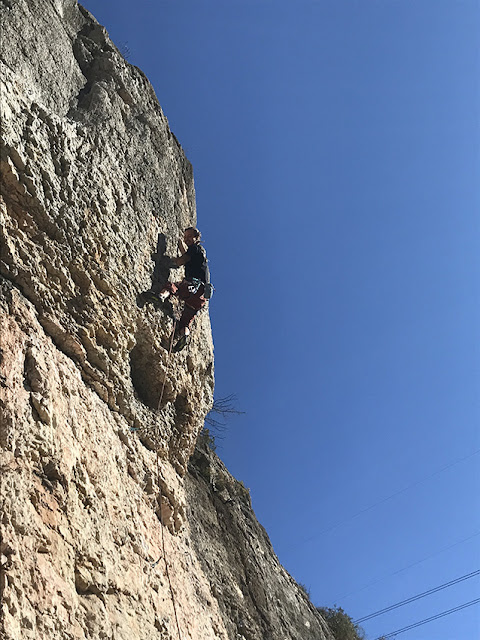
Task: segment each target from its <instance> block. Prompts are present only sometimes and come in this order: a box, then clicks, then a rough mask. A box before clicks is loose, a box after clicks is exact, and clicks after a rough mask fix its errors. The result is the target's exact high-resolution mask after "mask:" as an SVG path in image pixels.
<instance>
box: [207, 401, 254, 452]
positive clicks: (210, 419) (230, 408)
mask: <svg viewBox="0 0 480 640" xmlns="http://www.w3.org/2000/svg"><path fill="white" fill-rule="evenodd" d="M236 400H237V397H236V396H235V395H234V394H233V393H231V394H230V395H229V396H225V398H217V399H216V400H214V401H213V407H212V408H211V410H210V411H209V413H207V415H206V417H205V426H204V427H203V431H202V438H203V442H205V444H207V445H208V446H209V447H210V449H211V450H212V451H216V448H217V444H216V439H217V438H218V439H220V440H221V439H222V438H223V433H224V432H225V430H226V428H227V425H226V423H227V420H228V419H229V418H230V416H231V415H237V416H239V415H241V414H242V413H244V412H243V411H239V410H238V409H237V408H236V407H235V402H236ZM207 425H208V427H207ZM209 427H210V428H209Z"/></svg>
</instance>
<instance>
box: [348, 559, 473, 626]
mask: <svg viewBox="0 0 480 640" xmlns="http://www.w3.org/2000/svg"><path fill="white" fill-rule="evenodd" d="M478 575H480V569H477V570H476V571H472V573H468V574H466V575H464V576H460V577H459V578H455V580H450V582H445V583H444V584H441V585H439V586H438V587H433V589H429V590H428V591H424V592H423V593H419V594H418V595H416V596H412V597H411V598H407V599H406V600H402V601H401V602H397V603H396V604H392V605H391V606H389V607H385V608H384V609H381V610H380V611H375V613H370V614H369V615H368V616H363V618H358V620H354V624H360V623H361V622H366V621H367V620H371V619H372V618H376V617H377V616H380V615H382V614H383V613H387V612H388V611H393V609H398V608H399V607H404V606H405V605H406V604H410V602H415V601H416V600H421V598H425V597H426V596H429V595H431V594H432V593H437V592H438V591H443V589H447V588H448V587H452V586H453V585H454V584H458V583H459V582H463V581H464V580H469V579H470V578H473V577H475V576H478Z"/></svg>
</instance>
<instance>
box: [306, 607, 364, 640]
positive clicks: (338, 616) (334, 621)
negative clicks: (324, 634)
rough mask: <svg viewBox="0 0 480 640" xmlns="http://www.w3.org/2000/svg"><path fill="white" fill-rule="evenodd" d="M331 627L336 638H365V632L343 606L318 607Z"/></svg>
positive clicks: (346, 639) (342, 639)
mask: <svg viewBox="0 0 480 640" xmlns="http://www.w3.org/2000/svg"><path fill="white" fill-rule="evenodd" d="M317 610H318V611H319V613H320V614H321V616H322V617H323V619H324V620H325V622H326V623H327V624H328V626H329V627H330V630H331V632H332V633H333V636H334V638H335V640H364V639H365V632H364V631H363V629H362V628H361V627H359V626H358V624H355V623H354V622H353V620H352V619H351V618H350V616H349V615H347V614H346V613H345V611H344V610H343V609H342V607H337V606H335V607H317Z"/></svg>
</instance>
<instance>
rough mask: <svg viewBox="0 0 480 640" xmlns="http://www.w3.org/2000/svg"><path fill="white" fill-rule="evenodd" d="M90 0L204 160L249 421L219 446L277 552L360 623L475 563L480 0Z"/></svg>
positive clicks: (416, 609)
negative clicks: (370, 615)
mask: <svg viewBox="0 0 480 640" xmlns="http://www.w3.org/2000/svg"><path fill="white" fill-rule="evenodd" d="M83 4H84V6H86V7H87V8H88V9H89V10H90V11H91V12H92V13H93V14H94V15H95V17H96V18H97V19H98V20H99V21H100V22H101V23H102V24H104V25H105V26H106V28H107V29H108V31H109V33H110V35H111V37H112V39H113V40H114V42H115V43H116V44H117V45H125V44H126V45H127V46H128V49H129V50H130V56H129V61H130V62H131V63H132V64H135V65H137V66H139V67H140V68H141V69H142V70H143V71H144V72H145V73H146V74H147V76H148V77H149V79H150V81H151V82H152V84H153V86H154V88H155V91H156V93H157V96H158V99H159V101H160V104H161V105H162V108H163V110H164V112H165V114H166V115H167V117H168V119H169V122H170V126H171V128H172V130H173V131H174V133H175V134H176V136H177V138H178V139H179V140H180V142H181V144H182V146H183V148H184V149H185V152H186V154H187V156H188V158H189V159H190V161H191V162H192V163H193V167H194V174H195V184H196V192H197V211H198V226H199V227H200V229H201V230H202V233H203V236H204V244H205V247H206V249H207V251H208V255H209V258H210V264H211V271H212V280H213V282H214V284H215V286H216V289H217V291H216V293H215V296H214V298H213V300H212V302H211V320H212V327H213V331H214V342H215V357H216V395H217V397H222V396H225V395H228V394H230V393H235V394H237V396H238V406H239V408H240V409H242V410H243V411H245V412H246V413H245V415H243V416H240V417H237V418H235V419H234V420H232V421H231V422H230V424H229V428H228V432H227V434H226V436H225V439H224V440H223V441H222V442H221V446H220V451H219V453H220V455H221V457H222V459H223V460H224V461H225V462H226V464H227V466H228V467H229V469H230V470H231V471H232V473H233V474H234V475H235V476H236V477H237V478H239V479H241V480H243V482H244V483H245V484H246V485H247V486H248V487H250V489H251V494H252V501H253V505H254V508H255V511H256V514H257V517H258V518H259V520H260V522H261V523H262V524H263V525H264V526H265V528H266V529H267V531H268V533H269V535H270V537H271V540H272V543H273V545H274V548H275V550H276V552H277V554H278V555H279V558H280V560H281V562H282V563H283V564H284V565H285V567H286V568H287V569H288V570H289V571H290V573H291V574H292V575H293V576H294V577H295V578H296V579H297V580H298V581H299V582H301V583H303V584H304V585H305V586H306V587H307V588H308V589H309V590H310V593H311V599H312V601H313V602H314V603H315V604H317V605H333V604H334V603H337V604H339V605H341V606H343V607H344V608H345V610H346V611H347V612H348V613H349V614H350V615H351V616H352V617H353V618H358V617H361V616H363V615H367V614H368V613H371V612H372V611H376V610H379V609H381V608H383V607H386V606H388V605H390V604H394V603H395V602H397V601H400V600H403V599H405V598H408V597H410V596H413V595H415V594H417V593H419V592H423V591H425V590H428V589H430V588H432V587H435V586H437V585H440V584H443V583H445V582H448V581H450V580H452V579H454V578H456V577H458V576H461V575H464V574H467V573H470V572H471V571H474V570H476V569H478V568H480V508H479V507H480V504H479V495H480V474H479V461H480V455H479V454H478V453H476V454H475V452H478V451H479V449H480V434H479V431H480V430H479V425H480V393H479V390H480V353H479V351H480V349H479V338H480V335H479V334H480V329H479V327H480V301H479V300H480V299H479V284H480V258H479V255H480V252H479V242H480V221H479V220H480V218H479V212H480V188H479V177H480V153H479V149H480V126H479V113H480V81H479V78H480V40H479V38H478V28H479V23H480V5H479V3H478V1H477V0H475V1H474V0H472V1H469V0H464V1H462V0H448V1H445V0H415V1H413V0H403V1H400V0H381V1H380V0H357V1H355V0H348V1H347V0H337V1H335V2H334V1H333V0H332V1H330V0H316V1H314V0H308V1H307V0H295V1H293V0H290V1H288V2H287V1H285V0H275V2H274V1H273V0H255V1H250V0H243V1H242V2H239V1H237V0H232V1H230V2H217V1H215V2H213V1H211V2H209V1H204V2H202V1H198V0H197V1H196V2H193V1H190V0H175V1H174V0H168V1H165V0H156V1H150V2H148V1H147V0H137V2H136V3H135V4H134V5H133V4H132V3H131V2H126V0H115V2H114V1H113V0H85V2H84V3H83ZM404 489H405V490H404ZM390 496H392V497H391V498H390ZM386 498H389V499H386ZM372 505H376V506H374V507H373V508H371V509H367V508H368V507H370V506H372ZM359 512H363V513H361V514H360V515H357V514H358V513H359ZM479 596H480V580H479V579H478V578H476V579H472V580H467V581H465V582H464V583H462V584H459V585H456V586H455V587H452V588H450V589H445V590H443V591H441V592H439V593H437V594H435V595H433V596H431V597H429V598H426V599H424V600H421V601H419V602H418V603H413V604H411V605H408V606H406V607H402V608H401V609H398V610H397V611H396V612H392V613H389V614H386V615H384V616H381V617H379V618H376V619H375V620H372V621H370V622H368V623H365V625H364V628H365V630H366V632H367V638H368V640H374V639H375V638H376V637H377V636H378V635H380V634H382V633H389V632H392V631H395V630H396V629H399V628H402V627H404V626H407V625H409V624H412V623H415V622H417V621H419V620H422V619H425V618H428V617H430V616H433V615H436V614H437V613H441V612H443V611H445V610H448V609H451V608H453V607H456V606H458V605H461V604H463V603H465V602H469V601H471V600H474V599H475V598H478V597H479ZM479 619H480V606H479V605H477V606H475V607H470V608H468V609H465V610H464V611H461V612H458V613H455V614H452V615H450V616H447V617H444V618H442V619H440V620H438V621H436V622H432V623H431V624H428V625H425V626H422V627H419V628H418V629H414V630H411V631H409V632H406V633H405V634H403V635H402V636H401V637H402V638H403V637H404V638H405V639H406V640H407V639H408V640H473V639H474V638H477V637H479V634H480V624H479Z"/></svg>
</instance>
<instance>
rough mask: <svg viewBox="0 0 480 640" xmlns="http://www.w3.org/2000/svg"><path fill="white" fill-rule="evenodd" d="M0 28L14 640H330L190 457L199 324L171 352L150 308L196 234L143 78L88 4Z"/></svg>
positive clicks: (5, 15)
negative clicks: (189, 233) (147, 299)
mask: <svg viewBox="0 0 480 640" xmlns="http://www.w3.org/2000/svg"><path fill="white" fill-rule="evenodd" d="M0 20H1V24H2V38H1V40H0V64H1V76H2V85H1V99H2V105H1V114H2V125H3V141H2V150H1V158H0V161H1V193H2V197H1V200H0V456H1V457H0V466H1V485H0V495H1V506H2V511H1V540H0V545H1V554H2V555H1V562H2V564H1V577H0V591H1V600H2V604H1V606H2V609H1V612H2V617H1V623H2V632H1V637H2V638H3V637H4V638H6V639H7V640H20V639H21V640H25V639H28V638H35V639H37V640H47V639H48V640H57V639H58V640H59V639H62V640H67V639H68V640H73V639H81V640H84V639H86V638H91V639H95V640H96V639H101V638H105V639H109V640H110V639H111V640H123V639H125V640H127V639H128V640H132V639H138V640H150V639H158V640H159V639H164V640H166V639H170V638H172V639H173V638H179V637H180V638H183V639H187V638H189V639H191V640H207V639H208V640H210V639H214V638H218V639H220V638H221V639H225V640H227V639H228V640H242V639H243V640H267V639H271V640H324V639H328V638H330V635H329V632H328V629H327V627H326V625H325V623H324V622H323V620H322V618H321V617H320V616H319V614H318V613H317V612H316V610H315V609H314V608H313V607H312V605H311V604H310V603H309V601H308V599H307V598H306V597H305V595H304V594H303V592H302V591H301V589H299V588H298V586H297V585H296V583H295V582H294V581H293V579H292V578H291V577H290V576H289V575H288V574H287V573H286V571H285V570H284V569H283V568H282V567H281V566H280V564H279V563H278V560H277V558H276V556H275V554H274V553H273V550H272V548H271V546H270V543H269V541H268V537H267V536H266V534H265V532H264V530H263V529H262V528H261V527H260V525H259V524H258V523H257V521H256V519H255V516H254V514H253V511H252V509H251V506H250V501H249V495H248V492H247V491H246V490H245V489H244V488H243V486H242V485H241V484H239V483H237V482H236V481H235V480H234V479H233V478H232V477H231V476H230V474H229V473H228V472H227V470H226V469H225V468H224V466H223V465H222V463H221V462H220V461H219V460H218V458H217V457H216V456H215V454H214V453H212V452H211V451H210V450H209V449H208V447H205V445H203V444H199V445H197V447H196V443H197V438H198V435H199V432H200V431H201V428H202V426H203V420H204V418H205V415H206V413H207V412H208V411H209V410H210V408H211V405H212V399H213V344H212V339H211V332H210V323H209V318H208V310H204V311H202V312H201V313H200V314H199V316H198V317H197V319H196V321H195V322H196V325H195V330H194V334H193V339H192V341H191V343H190V344H189V346H188V347H187V348H186V349H185V350H184V351H182V352H181V353H179V354H174V355H172V356H171V357H170V358H169V357H168V352H167V350H165V349H164V348H163V347H164V345H165V342H166V340H167V339H168V336H169V335H170V333H171V331H172V326H173V323H172V319H171V318H170V317H169V316H168V315H167V314H165V313H163V312H161V311H158V310H155V309H153V308H152V307H151V306H149V305H147V306H142V303H141V300H140V299H139V297H138V294H139V293H140V292H142V291H145V290H147V289H149V288H150V287H151V286H153V287H156V286H158V284H159V282H161V281H163V280H165V279H166V278H167V277H168V276H169V269H168V267H169V260H168V258H167V257H166V256H167V255H169V256H174V255H176V249H177V247H176V243H177V239H178V237H179V234H180V231H181V230H182V229H184V228H185V227H187V226H190V225H194V224H195V222H196V212H195V194H194V186H193V172H192V168H191V165H190V164H189V162H188V161H187V159H186V158H185V156H184V153H183V151H182V149H181V147H180V145H179V144H178V142H177V140H176V138H175V136H174V135H173V134H172V133H171V132H170V129H169V126H168V122H167V120H166V118H165V116H164V115H163V113H162V110H161V108H160V106H159V104H158V101H157V99H156V96H155V94H154V91H153V89H152V87H151V85H150V84H149V82H148V80H147V79H146V78H145V76H144V75H143V74H142V72H141V71H140V70H139V69H136V68H135V67H132V66H131V65H129V64H128V63H127V62H126V61H125V60H124V59H123V57H122V56H121V55H120V53H119V52H118V50H117V49H116V48H115V46H114V45H113V44H112V42H111V41H110V40H109V38H108V35H107V33H106V31H105V29H104V28H103V27H101V26H100V25H99V24H98V23H97V22H96V21H95V19H94V18H93V17H92V16H91V15H90V14H89V13H88V12H87V11H85V10H84V9H83V8H82V7H81V6H80V5H78V4H77V3H76V2H75V0H0ZM181 275H182V274H181V273H180V272H178V271H176V272H175V271H172V272H171V274H170V277H171V278H172V279H179V278H180V277H181ZM192 454H193V456H192ZM189 461H190V462H189Z"/></svg>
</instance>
